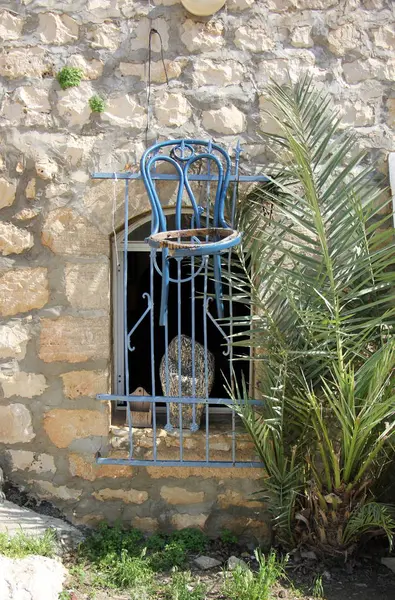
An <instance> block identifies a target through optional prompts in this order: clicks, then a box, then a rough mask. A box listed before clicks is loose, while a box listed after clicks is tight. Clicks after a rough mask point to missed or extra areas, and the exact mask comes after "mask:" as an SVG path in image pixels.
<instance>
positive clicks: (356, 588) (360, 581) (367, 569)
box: [66, 558, 395, 600]
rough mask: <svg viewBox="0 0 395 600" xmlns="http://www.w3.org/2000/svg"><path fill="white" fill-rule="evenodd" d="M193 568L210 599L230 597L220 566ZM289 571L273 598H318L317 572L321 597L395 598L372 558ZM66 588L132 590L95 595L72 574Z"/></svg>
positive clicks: (109, 598)
mask: <svg viewBox="0 0 395 600" xmlns="http://www.w3.org/2000/svg"><path fill="white" fill-rule="evenodd" d="M66 566H67V565H66ZM191 570H192V573H193V575H194V578H196V580H197V579H200V581H202V582H204V583H205V584H206V586H207V590H208V593H207V600H227V598H226V597H225V596H224V595H223V594H222V591H221V588H222V581H223V572H222V570H221V569H215V570H213V571H210V572H202V571H198V570H194V569H193V567H192V568H191ZM287 575H288V577H289V580H288V581H283V582H282V583H281V584H278V585H276V587H275V588H274V590H273V595H272V597H273V600H276V599H277V598H283V599H284V600H316V598H317V596H313V585H314V580H315V578H316V577H317V575H318V576H319V575H321V576H322V580H323V589H324V595H323V596H322V600H353V599H355V600H395V575H393V574H392V572H391V571H390V570H389V569H387V568H386V567H384V566H383V565H381V564H380V563H379V562H376V561H375V560H374V559H373V558H366V559H364V560H363V561H360V563H359V564H358V565H357V566H356V567H354V568H353V569H350V568H344V567H342V566H331V567H330V568H328V567H323V565H320V566H317V565H316V566H314V565H313V564H312V563H302V564H299V565H295V564H292V561H290V564H289V567H288V569H287ZM169 579H170V578H169V577H168V576H158V579H157V582H158V584H159V587H160V589H161V592H158V594H157V596H156V598H157V599H158V600H161V599H162V598H163V597H164V592H165V590H166V587H167V586H168V583H169ZM66 588H68V589H73V590H74V593H75V596H72V600H92V599H93V598H94V600H130V594H128V593H127V592H123V593H122V592H115V591H104V590H95V593H94V595H92V589H91V587H90V586H89V582H88V581H87V582H86V583H85V584H82V585H81V583H80V582H77V581H76V580H75V579H74V578H73V577H71V578H70V580H69V582H68V585H66ZM141 600H144V599H143V598H142V599H141Z"/></svg>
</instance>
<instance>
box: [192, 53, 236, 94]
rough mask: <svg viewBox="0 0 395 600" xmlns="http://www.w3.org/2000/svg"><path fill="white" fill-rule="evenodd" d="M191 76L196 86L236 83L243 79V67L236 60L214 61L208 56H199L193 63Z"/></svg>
mask: <svg viewBox="0 0 395 600" xmlns="http://www.w3.org/2000/svg"><path fill="white" fill-rule="evenodd" d="M192 77H193V83H194V85H195V86H196V87H200V86H203V85H215V86H227V85H237V84H240V83H241V82H242V80H243V77H244V68H243V66H242V65H241V64H240V63H238V62H236V61H226V62H225V61H221V62H215V61H213V60H211V59H209V58H200V59H199V60H197V61H196V62H195V64H194V71H193V75H192Z"/></svg>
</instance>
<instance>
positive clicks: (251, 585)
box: [224, 550, 286, 600]
mask: <svg viewBox="0 0 395 600" xmlns="http://www.w3.org/2000/svg"><path fill="white" fill-rule="evenodd" d="M255 557H256V559H257V561H258V572H254V571H251V569H246V568H245V567H241V566H237V567H236V569H235V570H234V571H232V572H231V573H226V574H225V581H224V594H225V596H226V597H228V598H229V599H230V600H268V599H269V598H270V596H271V592H272V590H273V586H274V585H275V583H277V581H278V580H279V579H281V578H282V577H284V576H285V570H284V568H285V564H286V559H285V560H279V559H278V558H277V555H276V553H275V552H274V551H272V552H270V554H269V555H268V557H267V558H266V557H265V555H264V554H262V553H261V552H260V551H259V550H257V551H255Z"/></svg>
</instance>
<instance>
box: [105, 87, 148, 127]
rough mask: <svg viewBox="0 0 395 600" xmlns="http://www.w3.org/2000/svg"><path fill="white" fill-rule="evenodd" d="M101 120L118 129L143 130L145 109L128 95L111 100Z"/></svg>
mask: <svg viewBox="0 0 395 600" xmlns="http://www.w3.org/2000/svg"><path fill="white" fill-rule="evenodd" d="M102 118H103V119H104V120H105V121H109V122H110V123H111V124H112V125H116V126H118V127H132V128H133V129H140V130H141V129H143V127H144V125H145V121H146V115H145V109H144V108H143V107H142V106H140V105H139V104H138V103H137V102H136V101H135V99H134V98H133V97H132V96H129V95H128V94H126V95H125V96H119V97H118V98H111V99H110V100H109V102H108V105H107V109H106V112H104V113H103V115H102Z"/></svg>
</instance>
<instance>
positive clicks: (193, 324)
mask: <svg viewBox="0 0 395 600" xmlns="http://www.w3.org/2000/svg"><path fill="white" fill-rule="evenodd" d="M195 309H196V307H195V258H194V257H193V256H192V257H191V339H192V349H191V351H192V357H191V358H192V396H193V397H194V398H195V397H196V365H195V337H196V321H195ZM198 429H199V426H198V424H197V423H196V404H192V424H191V431H197V430H198Z"/></svg>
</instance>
